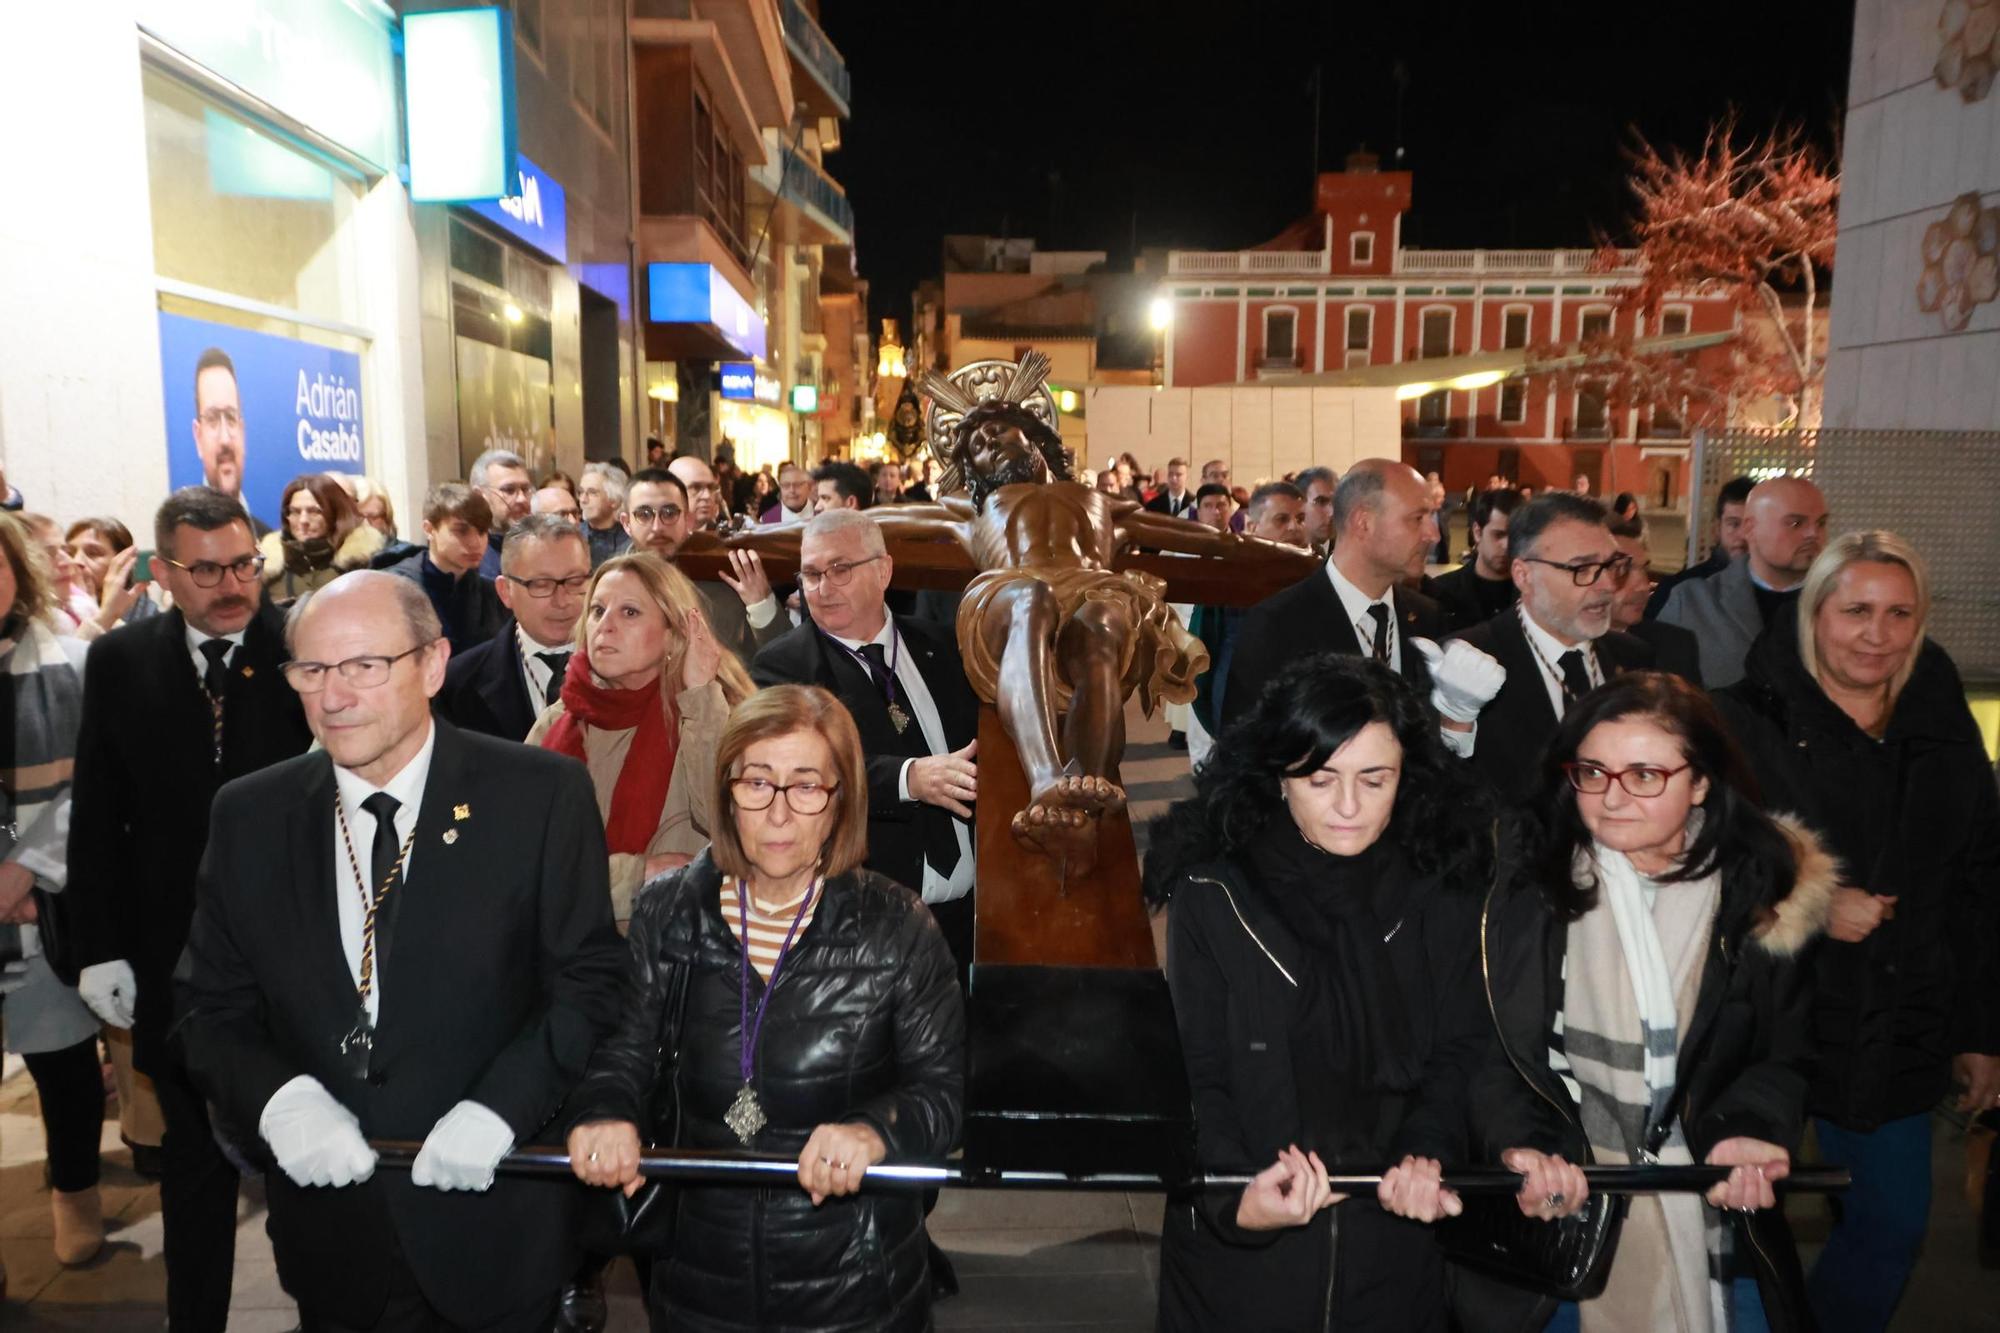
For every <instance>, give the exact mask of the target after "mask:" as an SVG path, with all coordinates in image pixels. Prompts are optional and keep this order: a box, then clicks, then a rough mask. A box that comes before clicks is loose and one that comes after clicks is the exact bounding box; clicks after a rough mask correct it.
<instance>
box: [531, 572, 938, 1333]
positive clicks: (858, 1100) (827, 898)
mask: <svg viewBox="0 0 2000 1333" xmlns="http://www.w3.org/2000/svg"><path fill="white" fill-rule="evenodd" d="M612 563H616V562H615V561H614V562H612ZM701 780H702V781H703V783H704V785H705V786H706V788H707V793H708V798H709V801H710V803H711V807H712V808H713V809H714V810H715V812H716V826H715V830H714V832H715V842H714V844H713V845H712V846H711V847H710V848H709V849H708V850H707V851H705V852H703V853H702V854H701V855H700V856H699V857H697V858H696V859H695V860H694V861H693V863H692V864H690V865H687V866H685V867H683V868H682V869H680V870H677V871H675V872H674V873H673V874H672V875H670V876H668V877H666V878H665V879H662V880H661V881H659V882H658V883H657V884H655V885H653V886H652V887H650V888H649V889H648V890H647V892H646V896H645V898H644V899H643V900H642V901H641V902H640V904H639V908H638V911H637V913H636V914H635V915H634V917H633V919H632V934H631V951H630V954H629V957H628V960H627V964H626V974H625V989H624V999H623V1001H622V1003H621V1004H620V1007H619V1012H620V1019H619V1023H618V1026H617V1028H616V1029H615V1030H614V1031H613V1032H612V1033H611V1034H610V1035H609V1036H607V1037H606V1038H605V1039H604V1040H603V1041H601V1042H600V1043H599V1044H598V1046H597V1049H596V1050H595V1051H594V1052H593V1053H592V1055H591V1061H590V1067H589V1070H588V1071H587V1072H586V1073H585V1075H584V1078H583V1082H582V1083H581V1084H579V1085H578V1087H577V1089H576V1091H575V1093H574V1094H572V1096H571V1098H570V1108H571V1114H570V1126H571V1127H570V1131H569V1156H570V1164H571V1169H572V1170H573V1171H575V1173H576V1175H577V1176H578V1178H579V1179H581V1180H582V1181H583V1182H584V1183H585V1184H587V1185H593V1186H597V1187H600V1188H606V1189H611V1188H618V1189H624V1190H625V1191H626V1192H627V1193H631V1192H633V1191H635V1190H637V1189H638V1188H639V1187H640V1186H641V1184H642V1183H643V1182H642V1181H641V1180H640V1178H639V1174H638V1172H639V1152H640V1146H641V1140H642V1138H643V1139H645V1140H649V1141H651V1142H653V1143H655V1144H658V1145H660V1146H662V1147H675V1146H678V1147H689V1148H707V1149H718V1148H720V1149H728V1150H729V1151H732V1152H745V1151H748V1152H755V1153H760V1154H766V1153H768V1154H781V1155H783V1156H784V1157H786V1158H795V1159H796V1160H797V1162H798V1172H797V1178H796V1179H797V1183H796V1184H795V1185H794V1184H787V1185H784V1186H782V1187H780V1186H777V1185H775V1184H774V1185H773V1186H772V1187H770V1188H764V1189H741V1188H733V1187H725V1186H706V1187H704V1186H698V1185H689V1186H685V1187H682V1188H681V1189H680V1190H679V1191H678V1193H677V1194H675V1195H674V1196H672V1197H671V1198H669V1199H668V1200H667V1201H666V1206H667V1207H670V1208H672V1209H673V1210H674V1226H673V1235H672V1239H671V1241H670V1242H669V1246H670V1248H669V1250H668V1252H667V1253H666V1254H665V1255H663V1256H662V1257H661V1260H660V1261H656V1262H655V1263H654V1264H653V1265H652V1282H651V1287H652V1289H651V1291H649V1292H648V1293H647V1295H648V1301H647V1304H648V1307H649V1312H650V1313H651V1315H652V1319H653V1327H655V1328H674V1329H678V1330H682V1331H683V1333H741V1331H742V1330H747V1329H753V1328H785V1329H790V1330H794V1331H795V1333H807V1331H808V1330H828V1331H829V1333H831V1331H832V1330H849V1329H863V1328H865V1329H873V1330H883V1331H886V1333H905V1331H907V1333H916V1330H920V1329H928V1328H930V1327H931V1319H930V1299H931V1286H930V1277H929V1270H928V1267H927V1262H926V1244H925V1236H924V1213H923V1201H922V1199H921V1198H919V1197H918V1196H917V1195H915V1194H913V1193H910V1192H908V1191H898V1190H884V1191H868V1192H863V1191H862V1188H861V1187H862V1184H863V1182H864V1180H865V1179H866V1177H867V1174H868V1169H869V1168H870V1167H872V1166H874V1165H875V1164H877V1163H879V1162H881V1161H883V1160H884V1159H886V1158H892V1157H893V1158H896V1159H898V1160H906V1161H907V1160H918V1161H937V1160H940V1159H942V1158H943V1157H944V1156H945V1155H946V1154H947V1153H949V1152H950V1151H951V1150H952V1148H953V1147H954V1146H955V1145H956V1143H957V1140H958V1130H959V1124H960V1119H961V1116H962V1114H963V1109H964V1077H965V1073H964V1070H965V1011H964V1008H963V1006H962V1004H961V1002H960V999H959V993H958V979H957V975H956V969H955V968H954V966H953V964H952V960H951V951H950V950H949V949H947V948H946V947H945V942H944V936H943V935H942V934H941V933H940V932H939V931H938V928H937V924H936V922H934V921H933V920H932V919H931V915H930V913H929V911H927V910H926V909H925V907H924V905H923V903H922V901H921V900H919V899H918V898H917V896H916V895H915V894H913V893H911V892H910V891H909V890H908V889H906V888H904V887H902V886H901V885H900V884H897V883H895V882H894V881H892V880H889V879H887V878H885V877H883V876H881V875H878V874H876V873H875V872H873V871H871V870H867V869H865V868H863V866H862V861H863V860H864V859H865V858H866V856H867V854H868V775H867V768H866V763H865V761H864V759H863V757H862V753H861V738H860V736H859V734H858V733H857V732H856V731H855V728H854V719H853V718H851V717H850V716H848V713H847V710H846V709H845V708H843V707H842V706H841V704H840V702H839V700H837V699H835V698H834V697H833V695H831V694H829V693H828V692H827V691H825V690H823V689H819V688H817V687H815V686H810V685H776V686H773V687H771V688H770V689H767V690H764V691H762V692H760V693H759V694H757V695H756V696H755V697H753V698H751V699H749V700H748V701H746V702H744V703H743V704H741V705H740V706H738V707H737V709H736V711H735V712H734V713H732V714H731V715H730V718H729V723H728V726H727V727H726V728H725V729H724V731H723V733H722V738H721V741H720V743H719V745H718V746H717V747H716V750H715V753H714V755H713V757H712V766H711V768H710V769H709V771H708V772H706V773H704V774H703V775H701Z"/></svg>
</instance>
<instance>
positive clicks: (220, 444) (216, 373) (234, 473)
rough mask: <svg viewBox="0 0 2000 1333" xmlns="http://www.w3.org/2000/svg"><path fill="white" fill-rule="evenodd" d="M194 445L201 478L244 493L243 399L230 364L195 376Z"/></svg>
mask: <svg viewBox="0 0 2000 1333" xmlns="http://www.w3.org/2000/svg"><path fill="white" fill-rule="evenodd" d="M194 447H195V452H197V453H199V454H200V455H201V472H202V480H204V481H206V482H207V483H208V484H209V485H210V486H212V487H214V488H215V489H216V490H218V491H221V492H222V493H223V494H224V495H232V496H237V495H241V494H242V493H243V400H242V398H241V396H240V395H239V394H238V393H237V391H236V372H235V371H233V370H231V369H230V368H229V367H228V366H210V367H209V368H208V369H206V370H204V371H202V372H201V374H199V375H197V376H196V377H195V381H194Z"/></svg>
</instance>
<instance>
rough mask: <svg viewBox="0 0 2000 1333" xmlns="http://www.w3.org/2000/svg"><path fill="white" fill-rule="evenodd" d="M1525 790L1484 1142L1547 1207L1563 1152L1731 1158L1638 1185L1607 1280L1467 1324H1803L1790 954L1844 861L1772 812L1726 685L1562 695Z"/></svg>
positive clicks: (1535, 1208) (1803, 1039) (1562, 1202)
mask: <svg viewBox="0 0 2000 1333" xmlns="http://www.w3.org/2000/svg"><path fill="white" fill-rule="evenodd" d="M1531 800H1532V804H1531V806H1530V808H1531V809H1533V810H1534V811H1536V812H1538V815H1539V820H1538V824H1539V827H1538V829H1537V830H1536V831H1535V833H1534V834H1533V836H1532V837H1531V840H1530V841H1531V845H1530V848H1529V851H1528V854H1527V857H1526V861H1525V864H1524V865H1523V866H1522V867H1521V870H1520V873H1518V874H1510V875H1507V876H1505V877H1504V878H1505V880H1506V882H1505V883H1504V884H1498V885H1496V887H1495V888H1494V890H1493V891H1492V892H1491V893H1490V894H1489V897H1488V902H1487V905H1486V910H1485V912H1484V913H1483V914H1482V921H1481V941H1480V958H1481V960H1482V978H1481V981H1482V988H1483V990H1484V992H1485V1000H1486V1003H1487V1004H1490V1006H1491V1008H1492V1014H1493V1020H1494V1022H1495V1024H1496V1026H1497V1027H1498V1030H1499V1036H1500V1042H1499V1049H1498V1051H1497V1052H1496V1053H1495V1055H1494V1059H1493V1063H1492V1065H1491V1066H1490V1067H1489V1069H1488V1070H1487V1071H1486V1072H1485V1073H1483V1074H1482V1075H1481V1076H1480V1078H1479V1079H1478V1080H1477V1087H1476V1090H1475V1091H1474V1093H1473V1095H1472V1098H1471V1104H1472V1107H1473V1122H1474V1123H1473V1130H1474V1138H1475V1140H1476V1141H1477V1147H1478V1149H1479V1155H1480V1157H1481V1158H1482V1159H1484V1160H1492V1159H1494V1158H1496V1157H1497V1158H1498V1159H1499V1160H1500V1161H1502V1162H1504V1163H1506V1164H1507V1165H1508V1166H1509V1167H1512V1168H1513V1169H1514V1170H1516V1171H1520V1172H1522V1173H1523V1175H1524V1176H1525V1180H1524V1182H1523V1186H1522V1190H1521V1193H1520V1195H1519V1196H1518V1206H1519V1208H1520V1210H1521V1212H1522V1213H1524V1214H1526V1215H1527V1216H1530V1217H1539V1218H1543V1219H1553V1218H1558V1217H1563V1216H1566V1215H1568V1214H1571V1213H1574V1212H1575V1211H1577V1210H1578V1209H1579V1208H1581V1207H1582V1206H1583V1205H1584V1203H1585V1201H1586V1199H1587V1198H1588V1188H1587V1186H1586V1184H1585V1182H1584V1178H1583V1173H1582V1172H1581V1171H1580V1170H1579V1169H1578V1168H1577V1167H1576V1166H1574V1165H1572V1163H1578V1162H1585V1161H1596V1162H1602V1163H1625V1162H1662V1163H1676V1162H1679V1163H1687V1162H1706V1163H1710V1164H1715V1165H1726V1166H1730V1167H1732V1168H1734V1169H1733V1170H1732V1171H1731V1173H1730V1176H1729V1179H1728V1180H1727V1181H1726V1182H1725V1183H1723V1184H1720V1185H1717V1186H1716V1187H1715V1188H1714V1189H1713V1190H1711V1191H1710V1192H1709V1193H1708V1195H1707V1198H1706V1199H1705V1200H1704V1199H1703V1198H1702V1197H1700V1196H1697V1195H1692V1194H1678V1195H1675V1194H1661V1195H1651V1196H1647V1195H1640V1196H1636V1197H1634V1198H1633V1199H1632V1200H1631V1201H1630V1203H1629V1205H1628V1211H1627V1213H1626V1217H1625V1221H1624V1225H1623V1230H1622V1232H1621V1233H1620V1235H1619V1236H1618V1239H1617V1242H1616V1249H1615V1252H1614V1253H1613V1256H1612V1259H1611V1261H1610V1268H1609V1276H1608V1279H1607V1283H1606V1286H1605V1289H1604V1291H1603V1293H1602V1294H1601V1295H1599V1296H1597V1297H1596V1298H1594V1299H1591V1300H1588V1301H1584V1302H1582V1303H1580V1304H1574V1305H1572V1304H1563V1305H1560V1306H1558V1305H1557V1303H1555V1302H1554V1301H1552V1300H1549V1299H1546V1298H1543V1297H1538V1296H1533V1295H1530V1294H1527V1293H1525V1292H1523V1293H1519V1294H1518V1296H1517V1299H1515V1300H1513V1301H1507V1300H1503V1299H1484V1300H1480V1299H1470V1303H1472V1304H1477V1305H1480V1306H1482V1307H1484V1308H1483V1310H1482V1317H1481V1318H1478V1319H1475V1320H1470V1321H1468V1324H1467V1326H1468V1327H1475V1328H1477V1327H1494V1328H1503V1327H1504V1328H1539V1327H1542V1326H1543V1325H1544V1324H1545V1323H1546V1325H1547V1327H1549V1328H1551V1329H1564V1328H1579V1327H1580V1328H1583V1329H1588V1330H1592V1331H1593V1333H1595V1331H1596V1330H1604V1329H1610V1330H1627V1329H1629V1330H1651V1329H1677V1330H1683V1331H1685V1330H1699V1331H1706V1330H1711V1329H1714V1330H1723V1329H1728V1328H1733V1327H1747V1328H1760V1327H1765V1326H1766V1322H1767V1323H1768V1326H1769V1327H1771V1328H1774V1329H1781V1330H1782V1329H1791V1328H1799V1327H1805V1326H1809V1323H1810V1321H1809V1320H1808V1318H1807V1316H1806V1315H1805V1312H1804V1295H1805V1293H1804V1279H1803V1275H1802V1273H1801V1271H1800V1269H1799V1261H1798V1254H1797V1251H1796V1250H1795V1249H1794V1247H1793V1244H1792V1238H1791V1234H1790V1231H1789V1230H1788V1228H1787V1227H1786V1224H1785V1219H1784V1214H1783V1212H1782V1211H1781V1210H1779V1209H1778V1208H1777V1206H1776V1204H1777V1200H1776V1197H1775V1195H1774V1193H1773V1189H1772V1186H1773V1185H1774V1184H1776V1183H1777V1182H1778V1181H1781V1180H1783V1179H1784V1177H1785V1175H1786V1174H1787V1173H1788V1172H1789V1170H1790V1165H1791V1155H1792V1152H1793V1151H1794V1150H1795V1149H1796V1147H1797V1145H1798V1140H1799V1135H1800V1131H1801V1129H1802V1118H1803V1114H1804V1107H1805V1095H1806V1079H1807V1075H1808V1072H1809V1068H1810V1064H1811V1058H1812V1049H1813V1046H1812V1035H1811V1030H1810V1026H1809V1014H1810V986H1809V969H1808V968H1807V967H1805V966H1802V965H1801V963H1802V957H1801V955H1802V954H1803V953H1804V952H1805V950H1806V949H1807V947H1808V945H1810V944H1811V942H1812V941H1813V939H1814V938H1815V937H1816V936H1818V935H1819V934H1820V932H1821V930H1822V929H1823V927H1824V923H1825V920H1826V914H1827V908H1828V904H1829V902H1830V900H1831V895H1832V891H1833V888H1834V886H1835V885H1836V884H1837V883H1838V882H1839V878H1838V876H1839V871H1838V867H1837V866H1836V865H1835V863H1834V861H1833V859H1832V858H1831V857H1830V856H1828V855H1827V854H1826V853H1825V852H1824V851H1822V850H1821V848H1820V846H1819V844H1818V843H1817V842H1816V841H1815V840H1814V838H1813V836H1812V835H1811V834H1810V833H1809V832H1807V831H1806V830H1805V829H1804V828H1803V827H1800V826H1799V825H1797V824H1795V823H1793V822H1792V821H1791V820H1789V819H1788V818H1786V817H1784V816H1777V817H1773V816H1771V815H1767V814H1765V813H1764V811H1763V809H1762V806H1761V804H1760V800H1759V795H1758V791H1757V788H1756V785H1755V783H1754V781H1753V780H1752V779H1751V777H1750V775H1749V772H1748V770H1747V768H1746V767H1745V764H1744V760H1743V757H1742V755H1741V754H1740V753H1739V752H1738V750H1737V748H1736V745H1735V743H1734V742H1733V741H1732V740H1731V739H1730V737H1729V734H1728V732H1727V731H1726V730H1725V728H1724V726H1723V723H1722V718H1721V716H1720V715H1719V714H1718V713H1717V712H1716V710H1715V705H1714V704H1713V703H1711V702H1710V700H1709V698H1708V696H1707V695H1706V694H1704V693H1703V692H1702V691H1701V690H1700V689H1698V688H1696V687H1695V686H1692V685H1689V684H1688V683H1687V682H1685V681H1683V680H1681V679H1680V678H1678V677H1676V676H1671V675H1668V674H1666V673H1664V672H1657V671H1641V672H1630V673H1627V674H1624V675H1621V676H1618V677H1616V678H1615V679H1613V680H1612V681H1611V682H1609V683H1608V684H1605V685H1603V686H1601V687H1599V688H1598V689H1596V690H1593V691H1591V693H1589V694H1588V695H1585V696H1584V697H1583V698H1582V699H1580V700H1578V701H1577V702H1576V703H1575V704H1573V705H1572V706H1571V707H1570V710H1569V712H1568V714H1567V715H1566V716H1565V717H1564V718H1563V721H1562V724H1561V726H1560V727H1559V728H1558V729H1557V731H1556V735H1555V737H1554V738H1553V740H1552V741H1551V742H1550V745H1549V749H1548V751H1547V752H1546V754H1545V756H1544V759H1543V763H1542V766H1541V772H1540V775H1539V779H1538V784H1537V788H1536V790H1535V791H1534V793H1533V794H1532V797H1531ZM1468 1221H1470V1219H1468ZM1760 1313H1761V1316H1762V1320H1761V1321H1760V1319H1759V1318H1758V1315H1759V1314H1760ZM1551 1315H1553V1316H1554V1318H1553V1320H1551V1319H1550V1316H1551ZM1510 1316H1511V1317H1510Z"/></svg>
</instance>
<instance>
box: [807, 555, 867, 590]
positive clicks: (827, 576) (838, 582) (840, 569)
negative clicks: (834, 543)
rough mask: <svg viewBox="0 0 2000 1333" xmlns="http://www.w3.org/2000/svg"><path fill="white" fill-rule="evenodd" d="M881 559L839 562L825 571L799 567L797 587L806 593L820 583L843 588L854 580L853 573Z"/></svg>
mask: <svg viewBox="0 0 2000 1333" xmlns="http://www.w3.org/2000/svg"><path fill="white" fill-rule="evenodd" d="M881 558H882V557H881V556H879V555H871V556H869V557H868V558H867V559H866V560H839V561H836V562H834V563H833V564H831V565H828V566H827V567H826V568H825V569H807V568H806V567H805V566H803V565H801V566H800V567H799V586H800V587H801V588H804V589H805V590H806V591H807V592H811V591H812V590H813V589H814V588H817V587H818V586H819V585H820V584H821V583H822V582H826V583H831V584H832V585H833V586H834V587H836V588H845V587H846V586H847V585H848V583H849V582H851V581H852V580H853V578H854V571H855V570H857V569H859V568H861V567H862V566H863V565H872V564H874V563H875V562H876V561H877V560H880V559H881Z"/></svg>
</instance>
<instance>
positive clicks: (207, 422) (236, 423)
mask: <svg viewBox="0 0 2000 1333" xmlns="http://www.w3.org/2000/svg"><path fill="white" fill-rule="evenodd" d="M199 419H200V421H201V424H202V425H204V426H206V427H208V428H209V429H210V430H221V429H222V428H223V427H224V426H227V427H229V429H231V430H241V429H242V427H243V414H242V413H241V412H238V411H237V410H236V409H235V408H233V407H211V408H209V409H208V410H207V411H206V412H203V413H202V414H201V416H200V418H199Z"/></svg>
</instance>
